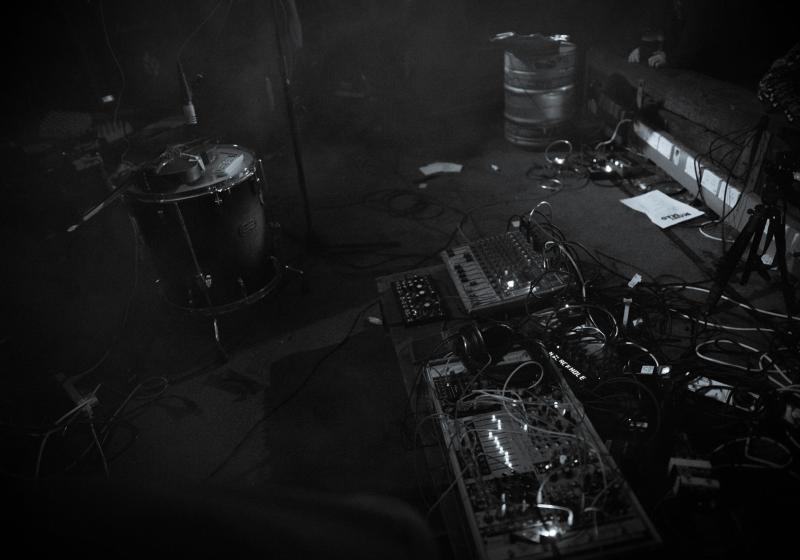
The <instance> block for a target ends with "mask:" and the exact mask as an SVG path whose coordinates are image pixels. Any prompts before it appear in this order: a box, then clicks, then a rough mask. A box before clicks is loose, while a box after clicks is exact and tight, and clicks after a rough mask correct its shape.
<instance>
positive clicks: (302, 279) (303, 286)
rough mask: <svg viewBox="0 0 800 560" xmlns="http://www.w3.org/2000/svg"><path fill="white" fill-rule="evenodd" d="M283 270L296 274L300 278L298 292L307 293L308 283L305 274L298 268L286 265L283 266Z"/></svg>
mask: <svg viewBox="0 0 800 560" xmlns="http://www.w3.org/2000/svg"><path fill="white" fill-rule="evenodd" d="M283 269H284V270H285V271H287V272H292V273H294V274H296V275H297V276H298V277H299V278H300V290H301V291H302V292H303V293H304V294H307V293H308V282H307V281H306V273H305V272H304V271H302V270H300V269H299V268H295V267H293V266H290V265H288V264H285V265H283Z"/></svg>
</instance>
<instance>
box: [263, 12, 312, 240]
mask: <svg viewBox="0 0 800 560" xmlns="http://www.w3.org/2000/svg"><path fill="white" fill-rule="evenodd" d="M272 12H273V14H274V18H275V46H276V48H277V50H278V58H279V59H280V64H279V65H278V67H279V69H280V73H281V83H282V85H283V97H284V99H285V100H286V116H287V117H288V119H289V131H290V133H291V137H292V150H293V152H294V162H295V166H296V167H297V182H298V183H299V185H300V195H301V196H302V198H303V211H304V213H305V219H306V241H307V242H308V244H309V245H314V244H317V242H318V240H317V238H316V235H315V233H314V227H313V224H312V221H311V208H310V205H309V201H308V189H307V187H306V174H305V171H304V170H303V154H302V153H301V151H300V140H299V134H298V130H297V121H296V119H295V114H294V103H293V102H292V94H291V89H290V88H291V82H290V78H289V71H288V68H287V64H286V54H285V53H284V49H283V41H282V40H281V28H280V26H279V24H278V22H279V21H280V11H279V10H278V0H273V1H272Z"/></svg>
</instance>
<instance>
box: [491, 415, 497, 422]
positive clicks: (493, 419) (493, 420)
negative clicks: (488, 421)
mask: <svg viewBox="0 0 800 560" xmlns="http://www.w3.org/2000/svg"><path fill="white" fill-rule="evenodd" d="M495 421H497V416H495V415H494V414H492V422H495Z"/></svg>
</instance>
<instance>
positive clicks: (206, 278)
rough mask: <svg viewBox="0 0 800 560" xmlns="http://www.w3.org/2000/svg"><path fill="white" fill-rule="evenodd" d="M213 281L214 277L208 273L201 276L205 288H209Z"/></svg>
mask: <svg viewBox="0 0 800 560" xmlns="http://www.w3.org/2000/svg"><path fill="white" fill-rule="evenodd" d="M213 283H214V279H213V278H212V277H211V275H210V274H206V275H205V276H203V284H205V286H206V288H210V287H211V285H212V284H213Z"/></svg>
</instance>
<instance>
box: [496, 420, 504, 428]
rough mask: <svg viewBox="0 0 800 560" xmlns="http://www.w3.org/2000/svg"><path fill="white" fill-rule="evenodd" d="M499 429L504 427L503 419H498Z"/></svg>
mask: <svg viewBox="0 0 800 560" xmlns="http://www.w3.org/2000/svg"><path fill="white" fill-rule="evenodd" d="M497 429H498V430H502V429H503V421H502V420H498V421H497Z"/></svg>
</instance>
